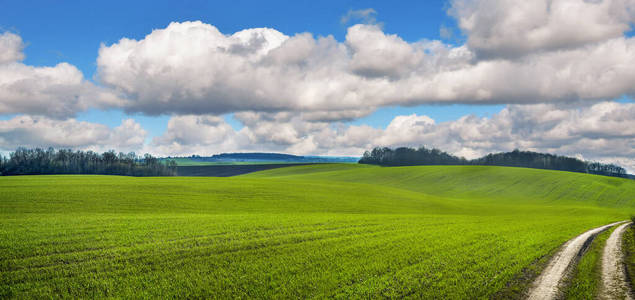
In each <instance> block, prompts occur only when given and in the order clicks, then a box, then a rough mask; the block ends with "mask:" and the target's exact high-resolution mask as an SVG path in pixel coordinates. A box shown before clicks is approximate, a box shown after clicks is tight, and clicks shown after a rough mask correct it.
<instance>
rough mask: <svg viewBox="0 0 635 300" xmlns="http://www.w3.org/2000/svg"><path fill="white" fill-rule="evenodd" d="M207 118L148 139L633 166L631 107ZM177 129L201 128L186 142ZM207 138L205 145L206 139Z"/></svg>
mask: <svg viewBox="0 0 635 300" xmlns="http://www.w3.org/2000/svg"><path fill="white" fill-rule="evenodd" d="M205 118H207V117H204V116H183V117H175V118H173V120H175V119H178V120H180V121H179V122H176V121H175V122H173V121H172V120H171V121H170V124H171V126H169V128H168V130H167V132H166V133H165V134H164V135H163V136H161V137H158V138H155V139H154V141H153V147H154V148H155V149H160V151H161V154H163V155H174V154H178V155H189V154H192V153H198V154H204V155H205V154H213V153H218V152H223V151H279V152H289V153H294V154H304V155H306V154H321V155H352V156H360V155H361V154H362V153H363V152H364V150H368V149H370V148H372V147H376V146H388V147H400V146H411V147H418V146H428V147H437V148H440V149H442V150H445V151H448V152H450V153H454V154H456V155H459V156H465V157H467V158H475V157H479V156H481V155H484V154H487V153H491V152H500V151H511V150H513V149H516V148H518V149H523V150H531V151H539V152H548V153H556V154H561V155H569V156H578V157H582V158H584V159H589V160H597V161H602V162H613V163H619V164H621V165H623V166H625V167H627V168H628V169H629V170H630V171H631V172H633V171H635V158H634V157H635V104H633V103H616V102H600V103H597V104H594V105H582V107H579V106H578V104H576V105H554V104H536V105H510V106H508V107H506V108H504V109H503V110H502V111H500V112H499V113H497V114H494V115H493V116H492V117H490V118H485V117H476V116H473V115H467V116H464V117H461V118H459V119H458V120H455V121H448V122H441V123H436V122H435V121H434V120H433V119H432V118H430V117H428V116H425V115H416V114H412V115H404V116H396V117H395V118H394V119H393V120H392V121H391V122H390V124H388V126H386V128H385V129H378V128H373V127H370V126H366V125H360V126H358V125H354V126H348V125H345V124H342V123H338V124H332V123H329V122H315V121H306V120H305V119H304V118H303V116H302V115H301V114H293V113H253V112H250V113H241V114H237V115H236V118H237V119H238V120H240V121H241V122H242V123H243V125H244V127H243V128H242V129H240V130H238V131H235V130H233V129H231V128H230V127H229V125H228V124H227V123H225V122H224V121H222V120H220V119H217V118H214V119H213V120H214V121H213V122H205V121H204V120H205ZM179 132H200V133H201V134H200V135H199V136H198V138H197V137H193V138H191V139H187V138H182V137H179ZM204 141H209V142H204Z"/></svg>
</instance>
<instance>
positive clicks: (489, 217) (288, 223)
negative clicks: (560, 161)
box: [0, 164, 635, 298]
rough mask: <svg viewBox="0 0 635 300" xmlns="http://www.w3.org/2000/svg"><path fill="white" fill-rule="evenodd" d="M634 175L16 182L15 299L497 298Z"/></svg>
mask: <svg viewBox="0 0 635 300" xmlns="http://www.w3.org/2000/svg"><path fill="white" fill-rule="evenodd" d="M634 196H635V184H634V181H632V180H626V179H619V178H610V177H602V176H594V175H586V174H576V173H567V172H555V171H544V170H532V169H520V168H505V167H477V166H457V167H436V166H427V167H401V168H381V167H371V166H359V165H355V164H336V165H310V166H299V167H288V168H280V169H274V170H268V171H262V172H257V173H251V174H248V175H244V176H239V177H231V178H188V177H173V178H130V177H117V176H21V177H2V178H0V199H1V200H0V249H2V250H1V251H0V273H1V277H0V278H1V279H0V280H1V282H0V284H1V286H0V297H19V298H22V297H48V296H67V297H132V296H135V297H144V296H145V297H212V296H214V297H230V296H231V297H260V298H267V297H269V298H271V297H284V298H299V297H301V298H305V297H318V298H322V297H337V298H351V297H355V298H359V297H378V296H379V297H381V296H383V297H403V296H410V297H418V298H420V297H428V298H429V297H436V298H487V297H491V296H493V295H496V293H497V292H499V291H501V290H503V289H509V288H510V287H509V284H510V282H511V281H512V279H513V278H515V277H516V276H517V275H518V274H520V273H522V271H523V269H524V268H526V267H528V266H530V265H531V264H532V263H533V262H535V261H537V260H539V259H540V258H541V257H543V256H545V255H546V254H547V253H550V252H552V251H553V250H554V249H555V248H557V247H558V246H559V245H561V244H562V243H563V242H564V241H566V240H568V239H569V238H571V237H573V236H575V235H576V234H579V233H581V232H583V231H585V230H587V229H589V228H591V227H595V226H599V225H603V224H606V223H609V222H612V221H617V220H623V219H626V218H627V217H628V216H629V214H631V213H632V212H633V211H635V209H634V207H635V203H633V201H634V200H635V197H634Z"/></svg>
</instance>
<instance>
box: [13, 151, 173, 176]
mask: <svg viewBox="0 0 635 300" xmlns="http://www.w3.org/2000/svg"><path fill="white" fill-rule="evenodd" d="M37 174H101V175H126V176H174V175H176V162H174V161H173V160H168V161H164V162H162V161H160V160H159V159H158V158H156V157H153V156H152V155H150V154H145V155H144V156H143V157H138V156H137V155H136V154H135V153H134V152H130V153H127V154H126V153H123V152H119V154H117V153H115V152H114V151H112V150H111V151H107V152H104V153H102V154H99V153H96V152H93V151H72V150H70V149H60V150H57V151H56V150H55V149H53V148H48V149H47V150H44V149H40V148H36V149H26V148H18V149H17V150H16V151H15V152H13V153H10V154H9V157H3V156H2V155H0V175H37Z"/></svg>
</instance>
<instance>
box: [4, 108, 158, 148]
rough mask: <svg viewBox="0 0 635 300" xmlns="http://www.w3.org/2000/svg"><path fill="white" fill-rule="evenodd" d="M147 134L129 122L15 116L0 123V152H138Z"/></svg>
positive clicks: (128, 120)
mask: <svg viewBox="0 0 635 300" xmlns="http://www.w3.org/2000/svg"><path fill="white" fill-rule="evenodd" d="M146 135H147V132H146V131H145V130H144V129H143V128H141V125H140V124H139V123H137V122H135V121H134V120H132V119H126V120H123V121H122V122H121V125H119V126H117V127H115V128H109V127H108V126H105V125H102V124H97V123H90V122H83V121H77V120H75V119H68V120H63V121H61V120H56V119H50V118H47V117H34V116H25V115H22V116H17V117H14V118H12V119H9V120H4V121H0V149H3V150H6V151H12V150H15V149H16V148H17V147H27V148H36V147H40V148H48V147H54V148H71V149H84V150H94V151H107V150H110V149H115V150H117V151H138V150H139V149H142V147H143V145H144V141H145V137H146Z"/></svg>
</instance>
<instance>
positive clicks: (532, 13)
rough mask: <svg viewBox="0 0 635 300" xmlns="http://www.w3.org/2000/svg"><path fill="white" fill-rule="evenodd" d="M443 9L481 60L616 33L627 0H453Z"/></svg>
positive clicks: (631, 16)
mask: <svg viewBox="0 0 635 300" xmlns="http://www.w3.org/2000/svg"><path fill="white" fill-rule="evenodd" d="M449 13H450V14H451V15H453V16H454V17H455V18H456V19H457V21H458V25H459V27H460V28H461V29H462V30H463V32H464V33H465V34H466V35H467V44H468V46H469V47H470V48H471V49H473V50H474V51H475V52H476V53H477V54H478V56H479V57H482V58H497V57H505V58H513V57H518V56H522V55H526V54H533V53H536V52H539V51H552V50H560V49H570V48H575V47H580V46H584V45H586V44H591V43H597V42H602V41H605V40H609V39H613V38H618V37H621V36H622V35H623V34H624V32H626V31H628V30H630V28H631V24H632V22H633V21H634V20H635V1H633V0H592V1H591V0H531V1H523V0H521V1H516V0H481V1H473V0H453V1H452V2H451V8H450V10H449Z"/></svg>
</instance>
